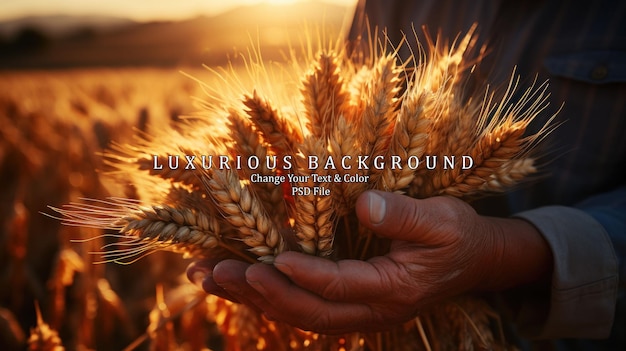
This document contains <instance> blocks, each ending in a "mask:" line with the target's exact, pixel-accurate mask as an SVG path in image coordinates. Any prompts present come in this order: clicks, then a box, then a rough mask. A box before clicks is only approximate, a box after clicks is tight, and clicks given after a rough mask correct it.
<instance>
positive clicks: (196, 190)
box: [0, 34, 553, 350]
mask: <svg viewBox="0 0 626 351" xmlns="http://www.w3.org/2000/svg"><path fill="white" fill-rule="evenodd" d="M471 39H472V38H471V35H470V34H468V35H467V36H466V37H464V38H461V40H460V41H459V42H458V43H456V44H455V46H453V47H452V48H447V47H443V46H442V47H439V46H438V47H436V50H433V51H432V52H433V53H432V54H431V55H430V56H419V55H420V54H422V53H418V56H417V57H415V58H414V61H411V62H401V61H400V60H398V59H397V57H396V56H395V51H394V49H393V48H391V47H388V46H387V45H386V44H384V40H383V41H380V42H379V41H377V40H376V39H375V40H373V41H372V43H373V44H372V43H370V48H369V52H368V55H365V56H363V57H361V58H360V59H359V60H356V61H355V60H354V58H353V57H348V55H347V54H346V52H345V51H344V50H343V49H342V48H341V47H340V46H338V44H337V43H336V42H331V43H326V42H320V43H317V44H318V45H317V46H318V47H317V48H315V49H312V47H313V46H315V45H312V46H311V45H310V46H308V47H305V50H303V51H304V54H303V56H302V57H303V58H296V57H295V56H292V57H291V59H292V61H291V64H282V65H281V64H278V65H275V64H270V63H266V62H264V61H263V60H262V59H261V58H260V57H259V56H255V54H254V53H252V54H251V55H250V56H249V57H248V58H247V59H244V63H243V64H242V65H240V66H230V67H226V68H223V69H222V68H217V69H202V70H201V69H197V70H190V71H189V70H188V71H185V72H186V73H181V72H178V71H175V70H156V69H127V70H71V71H54V72H45V71H41V72H4V73H0V78H2V80H1V82H0V108H1V109H0V118H1V119H2V125H3V126H4V127H3V128H2V131H1V132H0V133H2V138H1V139H0V167H2V172H1V173H0V174H2V177H3V182H2V186H3V192H2V196H3V197H4V199H3V201H2V202H1V203H2V206H4V207H5V208H3V209H2V211H1V212H0V213H1V215H2V217H1V218H2V234H3V235H2V239H3V241H2V243H1V244H0V249H1V251H0V267H2V268H0V270H1V274H0V279H2V280H1V281H0V282H1V284H2V287H3V289H2V293H1V294H2V295H1V297H0V299H1V300H0V312H2V313H0V337H1V338H2V339H1V341H2V343H3V344H6V345H9V346H10V347H11V348H14V349H19V348H22V347H24V345H28V346H29V347H30V349H33V350H57V349H61V347H65V348H66V349H97V350H119V349H127V350H132V349H150V350H171V349H181V350H204V349H211V350H257V349H258V350H296V349H304V350H413V349H424V350H431V349H433V350H448V349H464V350H465V349H467V350H471V349H477V348H491V349H508V348H510V346H509V345H508V344H507V342H506V340H505V339H504V336H503V335H502V330H501V325H500V322H499V316H498V314H497V313H496V312H495V311H494V310H492V309H491V307H490V306H489V305H488V304H487V303H486V302H484V301H482V300H480V299H476V298H472V297H460V298H458V299H456V300H454V301H450V302H449V303H445V304H442V305H439V306H434V307H433V309H432V311H426V312H425V313H424V314H423V315H421V316H420V317H418V318H416V319H414V320H412V321H410V322H408V323H406V324H405V325H402V326H399V327H398V328H395V329H393V330H391V331H389V332H384V333H369V334H361V333H353V334H346V335H340V336H326V335H319V334H315V333H311V332H305V331H302V330H299V329H296V328H293V327H290V326H288V325H285V324H282V323H279V322H271V321H268V320H266V319H265V318H263V316H261V315H259V314H257V313H256V312H254V311H253V310H251V309H248V308H246V307H245V306H239V305H235V304H232V303H230V302H228V301H224V300H221V299H219V298H217V297H213V296H206V295H205V294H204V293H203V292H201V291H199V289H198V288H196V287H195V286H193V285H192V284H190V283H189V282H187V280H186V278H185V277H184V276H183V272H184V269H185V267H186V265H187V264H188V263H189V262H190V259H194V258H201V257H213V258H237V259H242V260H247V261H249V262H255V261H257V260H258V261H261V262H265V263H269V264H271V262H272V261H273V257H274V256H275V255H277V254H279V253H280V252H283V251H285V250H299V251H302V252H304V253H308V254H313V255H318V256H321V257H327V258H329V259H338V258H353V259H367V258H369V257H373V256H376V255H381V254H384V253H385V252H386V250H387V249H388V245H389V242H386V241H384V240H378V238H376V237H375V236H374V235H373V234H372V233H367V232H364V231H362V228H359V226H358V225H356V224H355V217H354V213H353V207H354V203H355V201H356V198H357V197H358V195H359V194H360V193H362V192H363V191H365V190H367V189H379V190H384V191H395V192H400V193H403V194H407V195H409V196H413V197H416V198H425V197H430V196H437V195H449V196H456V197H460V198H464V199H470V198H472V197H473V196H477V195H484V194H487V193H490V192H501V191H505V190H506V189H507V188H508V187H509V186H511V185H514V184H516V183H517V182H519V181H520V180H522V179H523V178H524V177H525V176H527V175H529V174H532V173H534V172H535V171H536V169H535V166H534V163H533V161H534V157H535V156H536V155H534V154H533V152H532V151H533V149H534V146H535V145H536V144H537V143H538V142H540V141H541V139H542V138H543V136H544V135H545V134H547V133H549V131H550V130H551V128H553V127H552V125H550V124H547V125H546V127H545V128H544V129H542V130H540V132H539V133H537V134H533V135H529V136H527V135H525V134H524V132H525V129H526V126H527V125H528V123H530V121H532V120H533V119H534V118H535V117H537V116H538V115H539V114H541V112H542V111H543V109H544V108H545V107H546V99H547V92H546V89H547V86H546V84H539V83H538V84H536V85H535V86H534V87H531V88H530V89H528V90H526V91H523V90H522V91H521V92H520V91H519V88H518V87H517V83H518V78H517V77H516V76H515V75H513V77H512V79H511V84H510V85H509V86H508V87H504V88H505V89H503V92H501V93H500V94H498V95H497V94H495V93H493V91H490V90H488V89H486V88H482V89H478V90H477V93H476V92H472V94H475V95H473V96H468V95H467V93H468V92H466V91H464V90H463V87H464V86H466V84H465V83H466V79H467V73H468V72H471V66H472V64H473V63H474V62H475V61H471V60H468V61H466V57H465V55H466V52H468V51H471V50H470V49H471V46H472V40H471ZM380 43H383V44H380ZM468 62H470V63H471V64H468ZM277 87H281V88H280V89H278V88H277ZM485 87H486V85H485ZM293 92H298V93H297V94H294V93H293ZM513 96H516V97H517V98H516V99H518V100H519V101H518V100H515V99H514V98H513ZM194 97H195V98H194ZM549 120H550V119H548V121H549ZM177 153H179V154H205V153H213V154H218V155H231V156H233V158H234V157H235V156H236V155H240V156H241V155H247V156H248V157H250V156H253V155H255V156H258V157H260V158H263V157H264V156H266V155H269V156H278V159H282V160H290V161H293V163H294V165H295V166H294V170H293V172H288V173H289V174H291V176H294V177H297V178H294V179H295V180H294V181H292V182H291V184H290V187H291V188H307V187H317V188H322V189H325V188H330V189H331V190H332V195H331V193H330V192H329V193H328V194H326V195H327V196H326V195H324V196H321V195H319V194H317V195H316V194H304V193H303V194H296V193H294V192H293V191H292V192H291V193H290V195H289V194H287V190H286V188H285V187H284V186H279V184H272V182H267V183H255V182H254V181H251V180H252V178H251V175H252V174H254V173H257V171H256V168H255V172H252V171H251V169H247V168H245V167H243V168H242V169H241V170H233V169H226V170H224V169H203V168H202V167H199V168H200V170H199V171H197V172H184V171H181V170H180V169H176V168H172V167H170V168H165V169H157V168H156V167H154V166H152V165H156V164H157V163H161V164H167V162H168V161H169V160H168V159H166V158H164V156H165V155H172V154H177ZM311 155H317V156H326V157H328V156H336V157H337V158H340V157H341V156H342V155H352V156H353V158H351V159H356V158H357V155H369V156H372V157H374V156H376V155H383V156H384V158H383V159H384V160H387V161H390V160H391V159H392V156H394V157H395V156H397V161H398V162H407V161H408V160H410V159H411V157H417V156H420V157H421V156H423V155H440V156H443V155H457V156H459V157H460V156H461V155H471V156H472V157H473V160H474V161H473V162H474V163H475V164H476V167H473V168H472V169H470V170H465V171H462V170H461V169H460V168H455V169H452V170H438V171H434V172H430V173H425V172H424V171H422V170H418V171H414V170H411V169H409V167H403V168H400V169H398V170H392V169H390V168H384V167H382V168H377V167H374V166H373V165H372V164H370V165H369V166H372V168H371V169H368V171H363V172H357V173H358V174H356V175H350V176H357V177H362V179H366V180H367V181H362V182H352V183H350V182H345V183H344V182H338V183H334V182H330V181H328V180H316V179H326V178H323V176H325V175H327V174H325V173H323V171H320V170H319V169H318V172H317V173H316V177H319V176H322V178H315V177H313V178H311V175H312V172H311V169H310V167H307V165H306V163H305V162H306V157H307V156H311ZM285 157H289V158H285ZM228 162H231V161H230V160H229V161H228ZM228 162H227V163H228ZM283 162H284V161H283ZM283 166H284V165H283ZM320 172H321V173H320ZM258 173H260V174H263V175H264V176H268V177H279V176H281V175H284V174H283V173H281V172H280V171H278V172H277V171H276V170H275V169H271V168H269V167H265V168H263V167H262V168H261V170H260V171H258ZM291 176H290V177H291ZM340 176H342V177H344V176H346V175H345V174H340ZM270 179H273V178H270ZM281 183H284V180H283V181H281ZM291 188H290V189H291ZM269 209H272V211H270V210H269ZM59 219H60V220H59ZM61 222H64V223H65V224H67V225H61ZM340 227H341V228H345V229H343V230H339V229H338V228H340ZM285 230H289V231H290V233H291V234H290V235H292V236H293V237H292V238H289V240H288V239H287V238H286V237H285V235H286V234H284V233H285ZM288 241H295V242H297V245H296V246H295V247H290V245H289V244H288V243H287V242H288ZM346 247H347V248H349V249H345V248H346ZM167 251H172V252H167ZM181 253H182V255H181ZM61 345H62V346H61Z"/></svg>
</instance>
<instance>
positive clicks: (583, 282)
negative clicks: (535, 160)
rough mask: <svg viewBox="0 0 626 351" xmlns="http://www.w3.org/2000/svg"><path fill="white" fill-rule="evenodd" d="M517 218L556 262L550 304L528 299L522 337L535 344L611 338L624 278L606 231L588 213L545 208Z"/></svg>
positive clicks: (521, 324) (521, 322) (520, 319)
mask: <svg viewBox="0 0 626 351" xmlns="http://www.w3.org/2000/svg"><path fill="white" fill-rule="evenodd" d="M515 217H518V218H522V219H525V220H527V221H529V222H530V223H532V224H533V225H534V226H535V227H536V228H537V229H538V230H539V231H540V232H541V234H542V235H543V237H544V238H545V239H546V241H547V242H548V244H549V245H550V248H551V249H552V253H553V256H554V270H553V274H552V286H551V289H550V297H549V302H547V301H545V299H544V301H541V299H537V297H536V296H529V297H527V298H525V299H524V301H523V302H522V305H521V309H520V310H519V313H518V315H517V317H516V322H517V323H516V324H517V326H518V328H519V330H520V333H521V334H523V335H525V336H527V337H529V338H533V339H544V338H590V339H595V338H598V339H600V338H606V337H608V336H609V334H610V332H611V326H612V324H613V318H614V314H615V303H616V299H617V290H618V277H619V276H618V263H617V258H616V256H615V251H614V249H613V245H612V244H611V241H610V238H609V236H608V234H607V233H606V230H605V229H604V227H603V226H602V225H601V224H600V223H598V222H597V221H596V220H595V219H594V218H593V217H591V216H590V215H588V214H586V213H585V212H583V211H581V210H578V209H575V208H571V207H563V206H548V207H542V208H538V209H534V210H530V211H525V212H521V213H518V214H516V215H515ZM546 309H547V311H546Z"/></svg>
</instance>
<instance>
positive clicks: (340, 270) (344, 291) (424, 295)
mask: <svg viewBox="0 0 626 351" xmlns="http://www.w3.org/2000/svg"><path fill="white" fill-rule="evenodd" d="M356 211H357V215H358V218H359V220H360V221H361V223H362V224H364V225H366V226H367V227H369V228H370V229H372V230H373V231H374V232H376V233H377V234H378V235H380V236H384V237H387V238H390V239H392V240H393V241H392V245H391V250H390V252H389V253H388V254H387V255H385V256H379V257H374V258H372V259H370V260H368V261H359V260H340V261H338V262H333V261H330V260H328V259H324V258H319V257H314V256H309V255H304V254H300V253H296V252H286V253H283V254H281V255H279V256H278V257H276V260H275V263H274V266H273V267H272V266H268V265H265V264H254V265H249V264H246V263H243V262H239V261H234V260H226V261H223V262H219V263H217V264H216V262H210V261H205V262H199V263H196V264H195V265H194V266H192V267H190V269H189V270H188V274H189V276H190V279H192V280H196V281H197V280H198V279H201V284H202V287H203V288H204V289H205V290H206V291H207V292H209V293H213V294H216V295H219V296H222V297H225V298H228V299H231V300H234V301H238V302H241V303H245V304H247V305H250V306H252V307H254V308H256V309H258V310H260V311H262V312H264V313H265V314H266V315H267V316H268V317H269V318H271V319H276V320H281V321H284V322H287V323H289V324H292V325H294V326H297V327H300V328H302V329H306V330H314V331H317V332H323V333H328V334H332V333H341V332H349V331H356V330H358V331H367V330H380V329H386V328H389V327H390V326H392V325H394V324H397V323H401V322H404V321H407V320H409V319H410V318H412V317H414V316H415V315H416V314H417V313H418V311H419V310H420V309H421V308H423V307H425V306H428V305H429V304H431V303H434V302H437V301H440V300H443V299H445V298H448V297H451V296H454V295H457V294H461V293H465V292H468V291H473V290H500V289H505V288H509V287H512V286H515V285H520V284H525V283H530V282H533V281H536V280H538V279H540V278H543V277H544V276H545V275H546V274H547V272H549V267H550V252H549V249H548V248H547V246H546V244H545V243H544V242H543V239H542V238H541V236H540V235H539V234H538V233H537V232H536V230H535V229H534V227H532V226H531V225H530V224H528V223H526V222H524V221H522V220H517V219H497V218H489V217H482V216H479V215H478V214H476V212H475V211H474V210H473V209H472V208H471V207H470V206H469V205H467V204H466V203H464V202H463V201H461V200H458V199H454V198H448V197H435V198H430V199H425V200H415V199H411V198H408V197H405V196H400V195H396V194H392V193H385V192H378V191H370V192H366V193H365V194H363V195H362V196H361V197H360V198H359V200H358V202H357V206H356ZM205 275H206V277H205ZM194 278H195V279H194Z"/></svg>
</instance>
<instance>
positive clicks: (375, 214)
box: [356, 190, 461, 241]
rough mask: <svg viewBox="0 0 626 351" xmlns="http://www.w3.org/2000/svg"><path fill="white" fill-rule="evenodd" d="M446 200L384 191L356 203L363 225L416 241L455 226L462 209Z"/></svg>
mask: <svg viewBox="0 0 626 351" xmlns="http://www.w3.org/2000/svg"><path fill="white" fill-rule="evenodd" d="M457 207H458V206H457V204H456V203H454V201H453V200H451V199H449V198H446V197H434V198H429V199H423V200H419V199H413V198H410V197H408V196H404V195H399V194H394V193H390V192H383V191H375V190H373V191H366V192H364V193H363V194H361V196H359V198H358V199H357V202H356V213H357V217H358V218H359V221H360V222H361V223H362V224H364V225H365V226H367V227H368V228H370V229H372V230H373V231H374V232H376V233H377V234H379V235H381V236H385V237H387V238H390V239H396V240H405V241H415V240H416V238H419V235H418V234H421V233H428V232H430V231H432V230H433V229H434V228H437V227H438V226H441V225H445V224H446V223H449V222H451V219H452V218H453V216H455V214H457V213H458V212H459V211H460V210H461V209H460V208H457Z"/></svg>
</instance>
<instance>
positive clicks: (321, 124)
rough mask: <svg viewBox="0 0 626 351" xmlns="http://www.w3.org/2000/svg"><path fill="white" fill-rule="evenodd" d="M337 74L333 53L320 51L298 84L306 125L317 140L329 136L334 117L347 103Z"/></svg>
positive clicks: (341, 79)
mask: <svg viewBox="0 0 626 351" xmlns="http://www.w3.org/2000/svg"><path fill="white" fill-rule="evenodd" d="M339 72H340V70H339V65H338V63H337V56H336V54H335V53H333V52H322V53H320V54H319V55H318V58H317V60H316V63H315V65H314V67H313V69H312V70H311V71H310V72H309V73H308V74H306V75H305V77H304V80H303V82H302V89H301V93H302V97H303V99H302V100H303V101H302V102H303V105H304V109H305V114H306V117H307V120H308V122H307V125H306V126H307V128H308V130H309V131H311V132H312V134H313V135H315V136H316V137H318V138H326V137H328V136H329V135H330V131H331V130H332V129H333V128H334V126H333V125H332V123H333V121H334V120H335V115H338V114H340V113H341V112H342V111H343V110H344V105H345V104H347V103H348V99H349V96H348V93H347V92H346V91H345V88H344V83H343V78H342V77H341V75H340V74H339Z"/></svg>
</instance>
